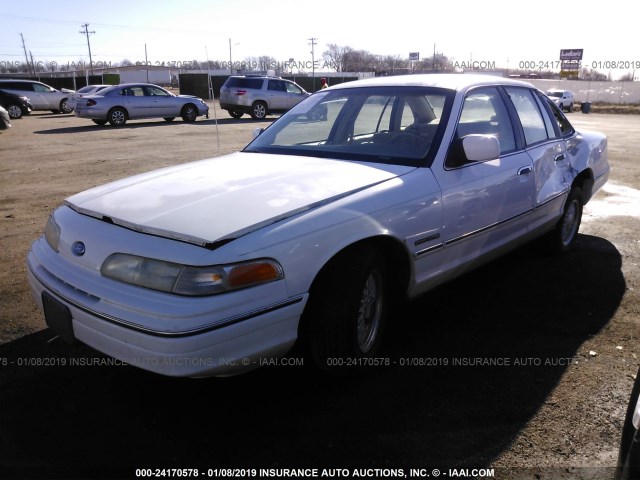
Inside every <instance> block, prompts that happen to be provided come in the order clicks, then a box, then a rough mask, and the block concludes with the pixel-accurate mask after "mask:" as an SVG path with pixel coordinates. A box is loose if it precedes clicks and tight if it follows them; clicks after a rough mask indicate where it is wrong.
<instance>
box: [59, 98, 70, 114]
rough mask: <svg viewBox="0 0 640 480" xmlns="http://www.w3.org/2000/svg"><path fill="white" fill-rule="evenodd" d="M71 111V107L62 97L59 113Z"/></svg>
mask: <svg viewBox="0 0 640 480" xmlns="http://www.w3.org/2000/svg"><path fill="white" fill-rule="evenodd" d="M71 112H73V108H70V107H69V106H68V105H67V99H66V98H63V99H62V100H61V101H60V113H71Z"/></svg>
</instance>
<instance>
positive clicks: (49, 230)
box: [44, 215, 60, 252]
mask: <svg viewBox="0 0 640 480" xmlns="http://www.w3.org/2000/svg"><path fill="white" fill-rule="evenodd" d="M44 238H45V239H46V240H47V243H48V244H49V246H50V247H51V248H53V249H54V250H55V251H56V252H57V251H58V245H59V243H60V227H59V226H58V224H57V223H56V221H55V220H54V219H53V215H50V216H49V220H47V226H46V227H44Z"/></svg>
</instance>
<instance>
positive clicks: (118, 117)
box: [111, 110, 124, 125]
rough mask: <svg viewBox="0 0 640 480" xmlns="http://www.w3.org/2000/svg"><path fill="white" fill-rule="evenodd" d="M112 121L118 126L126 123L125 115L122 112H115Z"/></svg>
mask: <svg viewBox="0 0 640 480" xmlns="http://www.w3.org/2000/svg"><path fill="white" fill-rule="evenodd" d="M111 121H112V122H113V123H115V124H116V125H120V124H122V123H124V113H123V112H121V111H120V110H118V111H115V112H113V113H112V114H111Z"/></svg>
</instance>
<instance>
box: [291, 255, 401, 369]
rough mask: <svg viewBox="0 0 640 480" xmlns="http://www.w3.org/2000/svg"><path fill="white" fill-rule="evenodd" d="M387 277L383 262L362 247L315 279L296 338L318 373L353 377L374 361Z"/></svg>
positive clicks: (386, 300)
mask: <svg viewBox="0 0 640 480" xmlns="http://www.w3.org/2000/svg"><path fill="white" fill-rule="evenodd" d="M387 273H388V268H387V264H386V262H385V260H384V257H383V256H382V255H381V254H380V253H379V252H378V251H376V250H373V249H370V248H367V247H362V249H361V250H355V249H354V250H351V251H350V252H349V253H348V254H345V255H341V256H340V257H338V258H336V259H334V260H332V261H331V263H330V264H328V265H327V267H325V269H323V271H322V272H321V273H320V274H319V277H318V279H317V280H316V282H317V283H316V284H314V287H313V288H312V291H311V294H310V297H309V303H308V304H307V308H306V309H305V312H304V315H303V320H302V329H303V330H302V332H301V337H302V340H303V343H304V347H305V348H306V350H307V353H308V355H309V356H310V357H311V360H312V361H313V363H314V364H315V365H316V366H317V367H318V368H319V369H321V370H324V371H328V372H337V373H349V372H355V371H357V370H359V369H361V368H362V367H366V366H367V365H368V363H367V360H372V359H374V357H375V356H376V355H377V353H378V352H379V350H380V345H381V340H382V333H383V331H384V326H385V323H386V318H387V312H388V309H389V303H390V300H391V296H390V288H389V284H388V275H387Z"/></svg>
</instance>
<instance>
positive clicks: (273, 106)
mask: <svg viewBox="0 0 640 480" xmlns="http://www.w3.org/2000/svg"><path fill="white" fill-rule="evenodd" d="M288 97H289V94H288V92H287V86H286V84H285V81H284V80H268V82H267V102H268V104H269V110H287V109H288V108H290V107H288V105H289V98H288Z"/></svg>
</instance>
